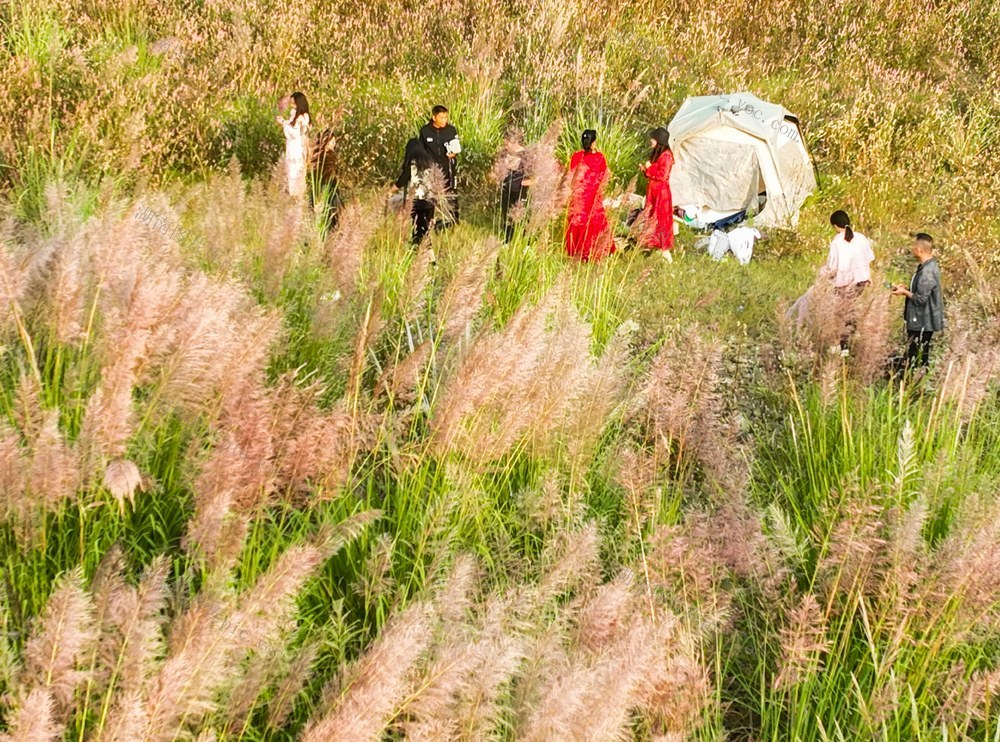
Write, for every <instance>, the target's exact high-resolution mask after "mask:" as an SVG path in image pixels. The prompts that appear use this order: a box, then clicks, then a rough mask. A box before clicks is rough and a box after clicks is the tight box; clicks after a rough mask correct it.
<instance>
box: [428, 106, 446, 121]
mask: <svg viewBox="0 0 1000 742" xmlns="http://www.w3.org/2000/svg"><path fill="white" fill-rule="evenodd" d="M439 113H448V108H447V107H446V106H434V108H432V109H431V118H434V117H435V116H437V115H438V114H439Z"/></svg>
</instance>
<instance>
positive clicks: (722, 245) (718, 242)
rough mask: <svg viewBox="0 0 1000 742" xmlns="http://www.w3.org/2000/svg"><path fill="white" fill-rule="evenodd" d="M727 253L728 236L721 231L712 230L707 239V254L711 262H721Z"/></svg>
mask: <svg viewBox="0 0 1000 742" xmlns="http://www.w3.org/2000/svg"><path fill="white" fill-rule="evenodd" d="M727 252H729V235H727V234H726V233H725V232H723V231H722V230H721V229H716V230H714V231H713V232H712V236H711V237H709V239H708V254H709V255H711V256H712V259H713V260H722V258H723V256H724V255H725V254H726V253H727Z"/></svg>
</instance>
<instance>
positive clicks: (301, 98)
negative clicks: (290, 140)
mask: <svg viewBox="0 0 1000 742" xmlns="http://www.w3.org/2000/svg"><path fill="white" fill-rule="evenodd" d="M292 101H293V102H294V103H295V115H294V116H292V121H291V123H293V124H294V123H295V120H296V119H297V118H298V117H299V116H301V115H302V114H303V113H305V114H308V113H309V101H308V100H306V94H305V93H292ZM310 118H312V117H311V116H310Z"/></svg>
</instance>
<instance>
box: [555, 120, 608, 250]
mask: <svg viewBox="0 0 1000 742" xmlns="http://www.w3.org/2000/svg"><path fill="white" fill-rule="evenodd" d="M595 141H597V132H596V131H594V130H593V129H587V130H586V131H585V132H583V136H582V137H581V144H582V146H583V149H581V150H580V151H579V152H574V153H573V157H572V159H570V161H569V173H570V177H571V179H572V180H571V181H570V198H569V218H568V220H567V224H566V254H567V255H570V256H571V257H574V258H579V259H580V260H582V261H584V262H587V261H588V260H600V259H601V258H603V257H604V256H605V255H610V254H611V253H613V252H614V251H615V243H614V239H613V236H612V234H611V226H610V225H609V224H608V217H607V214H605V213H604V184H605V182H606V181H607V179H608V163H607V161H606V160H605V159H604V155H602V154H601V153H600V152H598V151H597V150H596V149H594V142H595Z"/></svg>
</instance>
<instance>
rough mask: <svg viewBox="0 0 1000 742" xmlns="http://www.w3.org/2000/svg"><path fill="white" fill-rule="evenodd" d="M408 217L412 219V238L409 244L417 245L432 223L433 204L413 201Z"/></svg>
mask: <svg viewBox="0 0 1000 742" xmlns="http://www.w3.org/2000/svg"><path fill="white" fill-rule="evenodd" d="M410 217H411V218H412V219H413V237H412V238H411V239H410V242H412V243H413V244H414V245H419V244H420V243H421V241H422V240H423V239H424V237H425V236H426V235H427V233H428V232H429V231H430V230H431V224H433V223H434V204H433V203H431V202H430V201H414V202H413V208H412V209H411V210H410Z"/></svg>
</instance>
